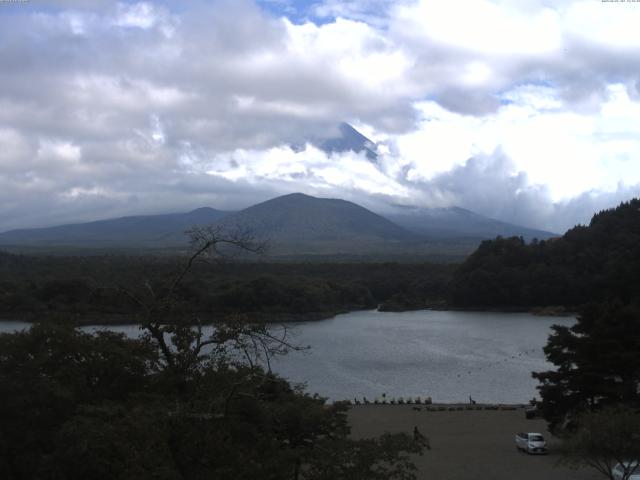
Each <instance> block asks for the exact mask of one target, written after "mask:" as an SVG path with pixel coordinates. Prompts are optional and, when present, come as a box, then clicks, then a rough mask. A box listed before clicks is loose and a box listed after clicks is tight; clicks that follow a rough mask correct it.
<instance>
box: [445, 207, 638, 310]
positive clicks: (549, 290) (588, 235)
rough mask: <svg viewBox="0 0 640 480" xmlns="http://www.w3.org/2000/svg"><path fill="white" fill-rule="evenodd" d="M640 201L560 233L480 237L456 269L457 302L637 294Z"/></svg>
mask: <svg viewBox="0 0 640 480" xmlns="http://www.w3.org/2000/svg"><path fill="white" fill-rule="evenodd" d="M638 272H640V200H638V199H634V200H631V201H630V202H626V203H622V204H621V205H619V206H618V207H617V208H615V209H611V210H606V211H603V212H600V213H598V214H596V215H594V216H593V218H592V220H591V222H590V224H589V225H588V226H577V227H575V228H572V229H571V230H569V231H568V232H567V233H566V234H565V235H563V236H562V237H560V238H555V239H550V240H546V241H544V240H541V241H533V242H531V243H529V244H526V243H525V242H524V240H523V239H522V238H517V237H513V238H500V237H498V238H497V239H495V240H491V241H484V242H482V244H481V245H480V246H479V248H478V250H476V252H474V253H473V254H472V255H471V256H470V257H469V258H468V259H467V260H466V261H465V262H464V263H463V264H462V265H461V266H460V267H459V269H458V270H457V271H456V273H455V275H454V280H453V282H452V285H451V300H452V303H453V304H454V305H456V306H461V307H521V308H527V307H534V306H547V305H563V306H567V307H570V308H571V307H576V306H579V305H583V304H586V303H589V302H594V301H604V300H606V299H610V298H616V299H618V300H620V301H622V302H629V301H631V300H633V299H634V298H637V297H638V296H639V295H640V275H638Z"/></svg>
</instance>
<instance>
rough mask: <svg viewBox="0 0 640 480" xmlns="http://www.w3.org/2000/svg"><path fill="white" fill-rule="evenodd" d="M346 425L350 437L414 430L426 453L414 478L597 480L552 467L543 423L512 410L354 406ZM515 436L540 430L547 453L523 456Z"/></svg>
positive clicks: (591, 474)
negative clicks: (424, 438)
mask: <svg viewBox="0 0 640 480" xmlns="http://www.w3.org/2000/svg"><path fill="white" fill-rule="evenodd" d="M349 421H350V423H351V426H352V434H353V436H354V437H356V438H362V437H371V436H376V435H380V434H382V433H384V432H392V433H395V432H406V433H408V434H411V433H412V431H413V427H414V426H417V427H418V429H419V430H420V432H421V433H423V434H424V435H425V436H427V437H429V440H430V443H431V450H430V451H425V454H424V455H423V456H422V457H417V458H416V465H417V466H418V470H419V473H418V478H419V479H429V480H502V479H504V480H513V479H517V480H573V479H576V480H578V479H580V480H597V479H600V478H603V477H601V476H599V474H597V472H595V471H592V470H590V469H582V470H579V471H578V470H572V469H570V468H568V467H566V466H560V465H557V461H558V459H559V458H560V456H559V454H558V453H557V445H558V443H557V441H556V440H555V439H553V438H550V435H549V434H548V433H547V431H546V424H545V422H544V421H543V420H538V419H536V420H526V419H525V416H524V411H523V410H522V409H518V410H462V411H435V412H428V411H425V410H422V411H415V410H414V409H413V407H412V406H410V405H395V406H390V405H358V406H354V407H352V408H351V410H350V412H349ZM517 432H540V433H542V434H544V435H545V437H546V438H547V441H548V443H549V450H550V451H549V454H548V455H544V456H537V455H535V456H534V455H527V454H525V453H520V452H518V451H517V450H516V448H515V443H514V436H515V434H516V433H517Z"/></svg>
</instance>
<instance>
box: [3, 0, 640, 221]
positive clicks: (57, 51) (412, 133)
mask: <svg viewBox="0 0 640 480" xmlns="http://www.w3.org/2000/svg"><path fill="white" fill-rule="evenodd" d="M637 25H640V2H622V1H618V2H612V1H604V0H575V1H573V0H565V1H563V0H555V1H550V0H519V1H518V2H513V1H507V0H457V1H451V0H410V1H409V0H406V1H397V0H396V1H387V0H359V1H337V0H317V1H315V0H300V1H294V0H256V1H251V0H210V1H205V0H201V1H184V0H181V1H177V0H175V1H168V0H167V1H157V2H138V1H125V2H112V1H105V0H74V1H71V0H67V1H65V0H59V1H54V0H41V1H37V0H11V1H7V0H0V205H1V206H2V207H1V208H0V231H4V230H9V229H13V228H22V227H34V226H47V225H56V224H61V223H68V222H76V221H88V220H96V219H102V218H112V217H117V216H123V215H135V214H151V213H167V212H179V211H188V210H191V209H194V208H197V207H201V206H211V207H214V208H219V209H226V210H235V209H240V208H244V207H247V206H249V205H251V204H254V203H256V202H260V201H264V200H267V199H269V198H272V197H275V196H278V195H281V194H287V193H293V192H303V193H307V194H310V195H315V196H319V197H331V198H343V199H346V200H351V201H354V202H357V203H359V204H361V205H363V206H365V207H368V208H371V209H373V210H374V211H376V212H380V213H386V212H389V211H391V210H393V209H394V208H396V206H412V207H422V208H444V207H451V206H458V207H463V208H468V209H470V210H473V211H475V212H477V213H480V214H483V215H487V216H490V217H493V218H497V219H500V220H503V221H508V222H512V223H517V224H521V225H526V226H529V227H534V228H541V229H546V230H550V231H554V232H559V233H562V232H564V231H565V230H566V229H567V228H570V227H571V226H573V225H575V224H578V223H583V224H584V223H588V221H589V219H590V217H591V215H592V214H593V213H594V212H596V211H599V210H601V209H604V208H609V207H612V206H615V205H616V204H618V203H619V202H621V201H625V200H629V199H631V198H633V197H635V196H640V33H638V29H637ZM343 121H345V122H349V123H350V124H352V125H353V126H354V127H355V128H357V129H358V130H359V131H360V132H362V133H363V134H365V135H366V136H368V137H369V138H370V139H371V140H373V141H374V142H376V143H377V145H378V154H379V155H378V161H377V162H375V163H374V162H371V161H370V160H369V159H368V158H367V157H366V156H365V155H364V154H363V153H361V154H358V153H354V152H343V153H333V154H327V153H325V152H323V151H321V150H319V149H318V148H317V147H316V146H314V139H320V138H327V137H331V136H333V135H335V134H336V133H337V130H338V125H339V124H340V122H343ZM315 143H316V144H317V142H315ZM292 145H297V146H300V145H302V146H303V147H301V148H292V147H291V146H292Z"/></svg>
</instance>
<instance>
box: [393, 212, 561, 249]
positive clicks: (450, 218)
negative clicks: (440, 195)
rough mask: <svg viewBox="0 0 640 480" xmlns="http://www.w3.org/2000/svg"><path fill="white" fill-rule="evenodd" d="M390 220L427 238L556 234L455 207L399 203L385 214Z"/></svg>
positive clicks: (530, 236) (555, 235)
mask: <svg viewBox="0 0 640 480" xmlns="http://www.w3.org/2000/svg"><path fill="white" fill-rule="evenodd" d="M385 217H386V218H388V219H389V220H391V221H392V222H394V223H396V224H397V225H400V226H401V227H404V228H406V229H407V230H409V231H412V232H415V233H418V234H420V235H423V236H425V237H426V238H429V239H452V238H457V239H464V238H468V239H482V240H484V239H490V238H495V237H497V236H502V237H514V236H515V237H523V238H524V239H525V240H527V241H531V240H533V239H534V238H537V239H539V240H543V239H547V238H551V237H557V236H558V235H557V234H554V233H551V232H547V231H544V230H536V229H532V228H527V227H523V226H520V225H514V224H511V223H507V222H501V221H499V220H495V219H493V218H489V217H485V216H484V215H479V214H477V213H474V212H472V211H470V210H466V209H464V208H459V207H450V208H412V207H399V209H398V210H397V212H396V213H393V214H388V215H385Z"/></svg>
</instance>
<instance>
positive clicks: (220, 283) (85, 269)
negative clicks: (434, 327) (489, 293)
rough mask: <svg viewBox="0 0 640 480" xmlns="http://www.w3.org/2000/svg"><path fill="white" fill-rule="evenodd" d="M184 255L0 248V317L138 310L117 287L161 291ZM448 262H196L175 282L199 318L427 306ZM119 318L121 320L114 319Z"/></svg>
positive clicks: (90, 316)
mask: <svg viewBox="0 0 640 480" xmlns="http://www.w3.org/2000/svg"><path fill="white" fill-rule="evenodd" d="M183 262H184V257H163V256H158V257H154V256H131V257H128V256H120V255H110V256H90V257H81V256H72V257H54V256H29V255H14V254H8V253H0V314H2V315H3V316H5V317H13V318H34V317H37V318H46V317H50V316H57V315H62V316H66V317H68V316H69V315H71V316H73V317H76V318H78V319H79V320H80V321H89V322H91V321H95V320H96V319H99V320H100V319H101V320H103V321H109V319H118V318H120V319H121V317H123V316H127V315H128V314H130V313H131V312H132V311H134V310H135V305H134V303H133V302H132V300H131V299H130V298H127V297H126V296H123V295H122V294H121V293H120V292H119V289H118V288H117V287H125V288H129V287H131V286H139V285H141V284H145V283H146V284H148V285H149V286H150V287H152V288H154V289H156V290H161V289H162V288H163V286H162V285H163V282H164V279H166V278H170V277H171V276H172V275H174V274H175V272H176V271H178V270H179V268H180V266H181V265H182V263H183ZM454 268H455V267H454V266H453V265H447V264H429V263H422V264H397V263H388V264H364V263H357V264H345V263H337V264H320V263H280V264H271V263H219V264H216V265H215V268H213V266H212V265H211V264H206V263H202V264H198V265H195V266H194V275H193V276H191V277H190V278H188V279H185V281H184V282H183V283H182V284H181V285H180V289H179V292H178V293H179V296H180V298H181V300H182V301H183V302H184V308H185V309H187V310H189V311H190V312H191V313H194V314H199V315H203V316H216V315H224V314H229V313H236V312H244V313H247V312H251V313H261V314H264V315H265V316H266V315H279V314H289V315H291V318H298V317H299V318H304V316H305V315H309V314H318V313H320V314H331V313H335V312H339V311H346V310H355V309H367V308H375V307H376V306H377V305H379V304H387V306H388V308H389V309H410V308H425V307H427V306H430V305H434V304H442V303H443V302H444V301H445V300H446V298H447V294H448V291H447V288H448V282H449V280H450V278H451V275H452V272H453V269H454ZM119 321H122V320H119Z"/></svg>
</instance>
